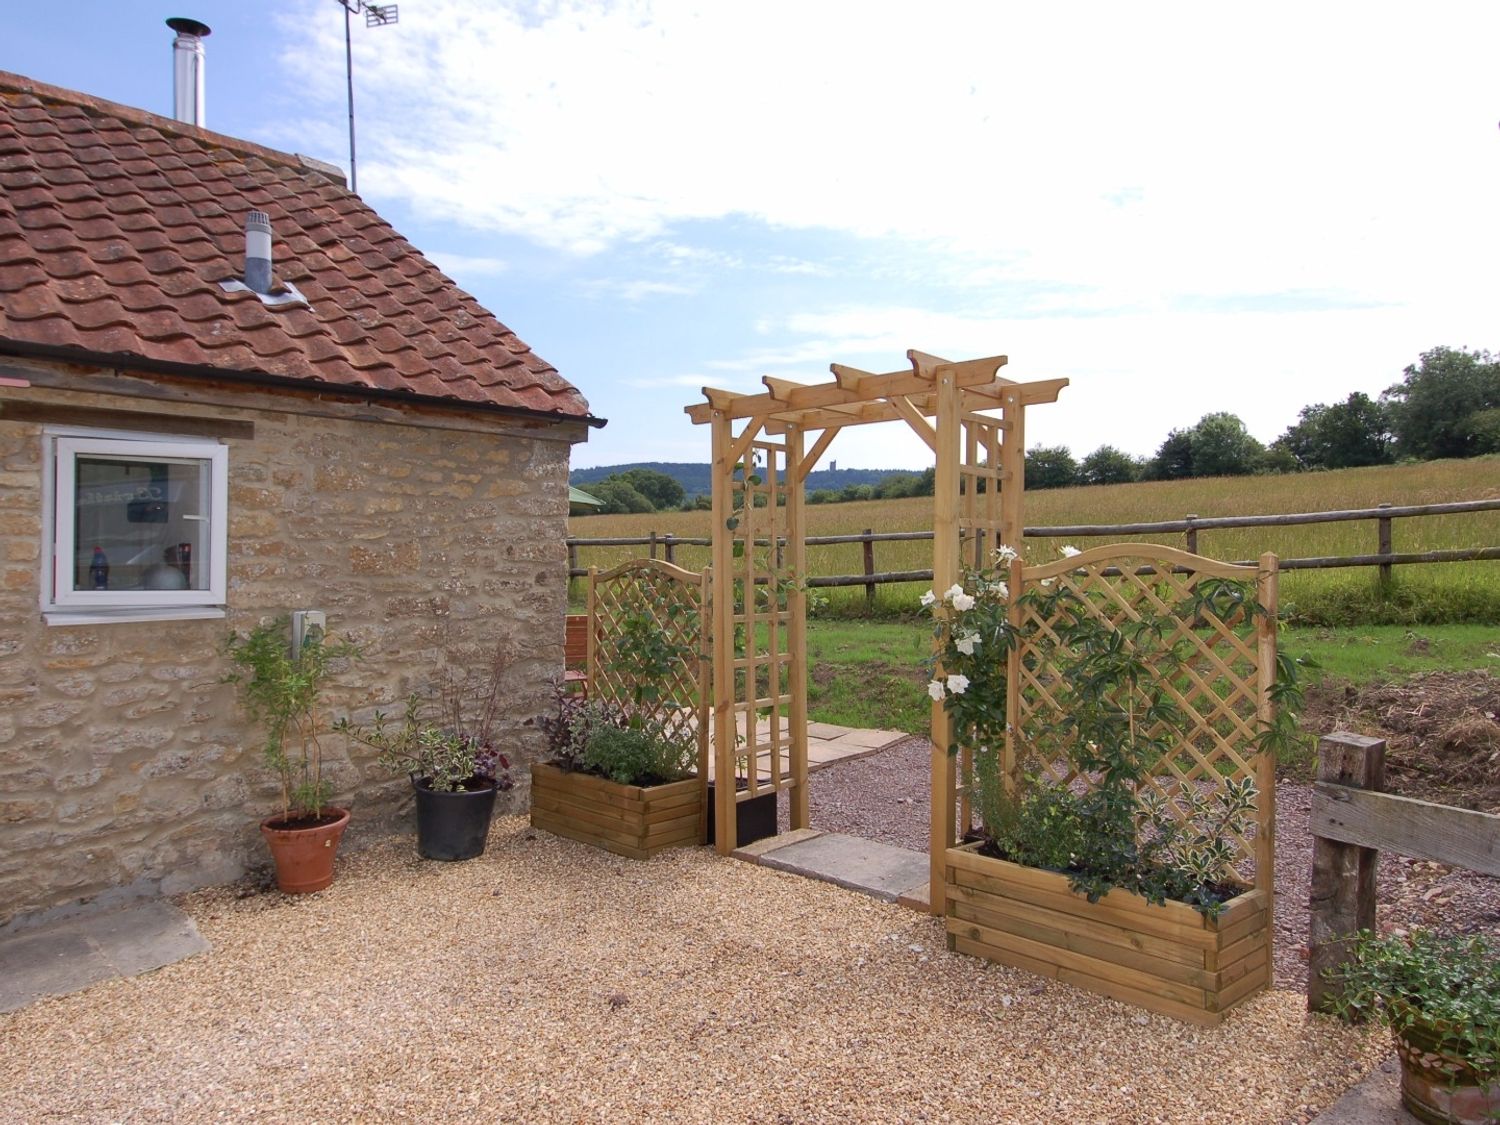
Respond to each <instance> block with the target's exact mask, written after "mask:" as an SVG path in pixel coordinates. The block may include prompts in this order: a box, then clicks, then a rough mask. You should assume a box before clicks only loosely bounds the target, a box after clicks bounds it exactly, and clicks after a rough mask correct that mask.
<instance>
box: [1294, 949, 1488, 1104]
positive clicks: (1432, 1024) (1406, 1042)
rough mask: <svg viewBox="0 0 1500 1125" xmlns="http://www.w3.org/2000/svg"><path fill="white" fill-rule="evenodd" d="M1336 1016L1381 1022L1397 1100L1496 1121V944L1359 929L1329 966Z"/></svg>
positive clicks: (1329, 978) (1328, 974)
mask: <svg viewBox="0 0 1500 1125" xmlns="http://www.w3.org/2000/svg"><path fill="white" fill-rule="evenodd" d="M1324 975H1325V977H1326V978H1327V979H1328V980H1329V982H1330V983H1331V984H1333V986H1334V988H1333V990H1332V992H1331V993H1330V999H1331V1001H1332V1007H1333V1010H1334V1012H1335V1013H1337V1014H1338V1015H1341V1016H1343V1017H1344V1018H1345V1019H1364V1018H1367V1017H1374V1018H1377V1019H1381V1020H1383V1021H1384V1022H1385V1023H1386V1024H1387V1025H1388V1026H1389V1027H1390V1029H1391V1034H1392V1035H1393V1037H1394V1038H1395V1041H1396V1054H1397V1056H1398V1057H1399V1058H1400V1059H1401V1102H1402V1104H1403V1105H1405V1106H1406V1108H1407V1109H1408V1110H1410V1111H1411V1112H1412V1114H1413V1115H1414V1116H1416V1117H1418V1118H1419V1119H1421V1120H1423V1121H1427V1122H1445V1123H1452V1122H1456V1123H1459V1125H1471V1123H1476V1125H1477V1123H1478V1122H1493V1121H1497V1120H1500V943H1497V942H1496V941H1495V940H1494V939H1492V938H1490V937H1487V936H1485V935H1482V934H1481V935H1471V936H1460V935H1440V934H1436V933H1433V932H1431V931H1427V930H1418V931H1414V932H1412V933H1410V934H1396V933H1392V934H1386V935H1383V936H1377V935H1376V934H1374V933H1372V932H1370V931H1369V930H1361V931H1360V932H1359V933H1358V934H1357V935H1355V938H1354V940H1353V942H1351V945H1350V950H1349V957H1348V959H1347V960H1346V961H1345V962H1344V963H1343V964H1342V965H1339V966H1337V967H1335V968H1333V969H1330V970H1328V971H1327V972H1326V973H1325V974H1324Z"/></svg>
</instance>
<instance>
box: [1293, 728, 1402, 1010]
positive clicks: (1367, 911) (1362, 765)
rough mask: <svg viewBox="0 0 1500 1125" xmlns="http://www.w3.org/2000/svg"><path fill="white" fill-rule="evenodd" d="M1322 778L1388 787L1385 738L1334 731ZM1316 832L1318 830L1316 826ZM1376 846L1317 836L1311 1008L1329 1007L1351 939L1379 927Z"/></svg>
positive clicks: (1321, 755) (1323, 750) (1326, 741)
mask: <svg viewBox="0 0 1500 1125" xmlns="http://www.w3.org/2000/svg"><path fill="white" fill-rule="evenodd" d="M1318 780H1319V781H1328V782H1333V783H1334V784H1336V785H1345V786H1348V787H1350V788H1352V789H1370V790H1374V791H1376V792H1379V791H1380V790H1381V789H1383V788H1384V787H1385V740H1384V739H1380V738H1367V737H1366V736H1364V735H1362V734H1350V733H1348V732H1347V731H1335V732H1334V733H1333V734H1329V735H1324V736H1323V737H1322V738H1320V739H1318ZM1315 831H1316V830H1315ZM1379 859H1380V853H1379V852H1378V851H1376V850H1375V849H1374V848H1362V847H1358V846H1356V845H1354V844H1340V843H1336V842H1335V841H1333V840H1327V839H1324V838H1323V837H1322V836H1317V835H1314V836H1313V860H1312V862H1313V868H1312V890H1311V893H1310V895H1309V896H1308V914H1307V953H1308V956H1307V1008H1308V1010H1309V1011H1312V1012H1322V1011H1327V1010H1328V1002H1327V997H1326V994H1327V991H1328V985H1327V983H1326V982H1325V981H1324V980H1323V972H1324V970H1326V969H1330V968H1333V967H1334V966H1336V965H1341V964H1343V962H1344V960H1345V958H1346V957H1347V956H1348V938H1349V936H1350V935H1351V934H1352V933H1353V932H1354V931H1355V930H1359V929H1374V928H1375V867H1376V863H1377V862H1378V861H1379Z"/></svg>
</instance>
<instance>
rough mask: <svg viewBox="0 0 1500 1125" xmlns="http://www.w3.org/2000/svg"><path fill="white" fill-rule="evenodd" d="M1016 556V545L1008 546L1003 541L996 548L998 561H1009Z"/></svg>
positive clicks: (996, 559)
mask: <svg viewBox="0 0 1500 1125" xmlns="http://www.w3.org/2000/svg"><path fill="white" fill-rule="evenodd" d="M1016 557H1017V556H1016V549H1015V548H1014V547H1007V546H1005V545H1004V544H1003V543H1002V544H1001V545H1000V546H998V547H996V548H995V561H996V562H998V563H1009V562H1011V561H1013V560H1014V559H1015V558H1016Z"/></svg>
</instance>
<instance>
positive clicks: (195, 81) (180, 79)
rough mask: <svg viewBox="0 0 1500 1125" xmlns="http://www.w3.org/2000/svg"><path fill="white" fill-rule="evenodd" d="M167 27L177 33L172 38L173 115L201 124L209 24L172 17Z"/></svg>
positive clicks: (181, 119)
mask: <svg viewBox="0 0 1500 1125" xmlns="http://www.w3.org/2000/svg"><path fill="white" fill-rule="evenodd" d="M167 26H168V27H170V28H171V29H172V30H173V31H175V32H177V38H176V39H175V40H173V41H172V116H173V117H174V118H176V119H177V120H178V121H181V122H183V123H184V124H187V125H202V124H204V121H203V40H204V38H205V37H206V36H207V35H208V34H209V28H208V24H206V23H199V22H198V21H197V20H192V19H186V18H185V17H183V16H173V17H172V18H171V19H169V20H168V21H167Z"/></svg>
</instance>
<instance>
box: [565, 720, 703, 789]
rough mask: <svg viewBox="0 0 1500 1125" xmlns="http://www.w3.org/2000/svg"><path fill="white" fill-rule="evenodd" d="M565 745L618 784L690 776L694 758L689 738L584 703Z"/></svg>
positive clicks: (593, 770)
mask: <svg viewBox="0 0 1500 1125" xmlns="http://www.w3.org/2000/svg"><path fill="white" fill-rule="evenodd" d="M571 736H572V737H571V742H572V744H573V745H575V746H577V747H579V748H580V750H579V755H578V761H579V763H580V765H581V766H582V767H583V768H584V769H585V770H587V771H589V772H590V773H597V774H599V775H600V776H602V777H607V778H609V779H610V780H611V781H615V782H618V783H620V784H621V785H643V786H644V785H662V784H665V783H667V782H670V781H680V780H681V779H683V778H685V777H690V776H692V772H693V768H694V766H695V764H696V762H697V758H698V746H697V743H696V741H695V740H694V739H692V738H691V737H685V736H681V735H674V734H672V733H671V732H670V731H668V730H667V729H666V727H664V726H663V725H662V724H661V723H659V722H656V721H655V720H652V719H641V718H639V717H636V718H635V719H634V720H632V719H631V718H630V717H628V716H625V715H622V714H621V713H620V711H619V710H618V709H616V708H610V707H606V706H604V705H602V704H598V703H590V704H585V705H584V706H583V707H582V708H580V709H578V710H577V711H576V712H575V713H574V716H573V721H572V729H571Z"/></svg>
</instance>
